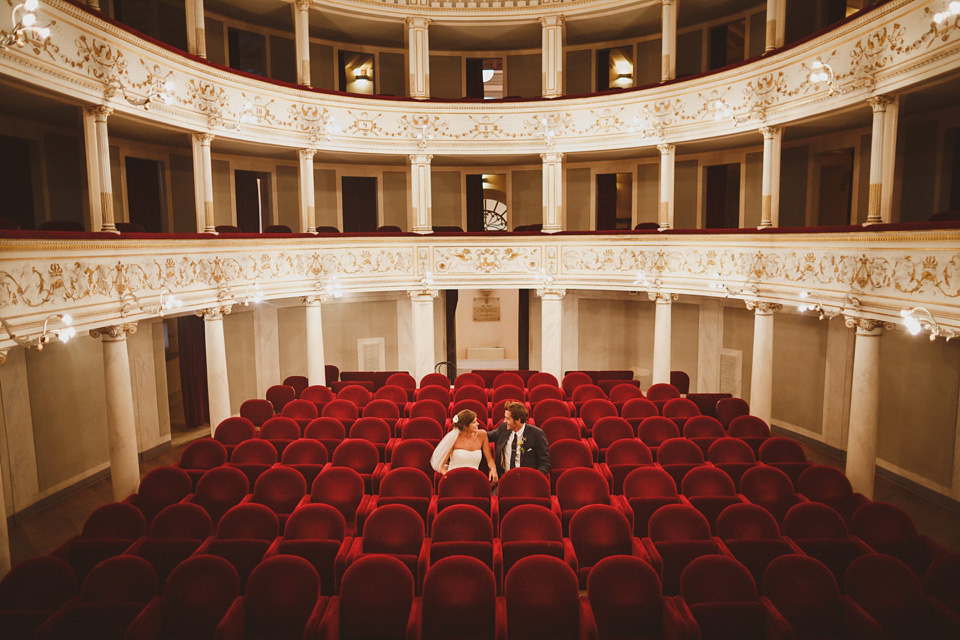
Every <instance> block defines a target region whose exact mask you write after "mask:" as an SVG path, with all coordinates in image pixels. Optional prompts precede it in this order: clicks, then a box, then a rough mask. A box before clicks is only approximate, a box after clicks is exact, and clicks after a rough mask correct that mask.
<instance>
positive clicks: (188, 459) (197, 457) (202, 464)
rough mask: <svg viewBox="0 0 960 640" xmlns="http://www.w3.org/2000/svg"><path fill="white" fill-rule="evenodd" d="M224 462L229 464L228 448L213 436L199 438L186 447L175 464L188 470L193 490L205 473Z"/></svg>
mask: <svg viewBox="0 0 960 640" xmlns="http://www.w3.org/2000/svg"><path fill="white" fill-rule="evenodd" d="M222 464H227V448H226V447H225V446H223V444H221V443H219V442H217V441H216V440H214V439H213V438H199V439H197V440H194V441H193V442H191V443H190V444H188V445H187V446H186V447H184V449H183V452H182V453H181V454H180V462H178V463H176V464H175V465H174V466H175V467H179V468H180V469H183V470H184V471H186V472H187V475H189V476H190V483H191V491H195V490H196V488H197V482H199V481H200V478H201V477H202V476H203V474H204V473H206V472H207V471H209V470H210V469H213V468H214V467H219V466H220V465H222Z"/></svg>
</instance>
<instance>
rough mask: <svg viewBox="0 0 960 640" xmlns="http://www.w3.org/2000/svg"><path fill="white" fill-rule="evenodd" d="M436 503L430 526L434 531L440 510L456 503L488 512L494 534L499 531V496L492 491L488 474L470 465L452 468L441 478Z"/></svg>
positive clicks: (432, 511)
mask: <svg viewBox="0 0 960 640" xmlns="http://www.w3.org/2000/svg"><path fill="white" fill-rule="evenodd" d="M434 504H435V505H436V506H435V507H434V508H432V509H431V511H430V514H429V518H430V521H431V522H430V523H429V524H428V528H429V529H430V531H431V532H432V531H433V523H432V521H433V519H434V518H436V517H437V516H438V515H439V513H440V512H442V511H443V510H444V509H447V508H449V507H451V506H454V505H471V506H473V507H476V508H478V509H480V510H481V511H483V512H484V513H485V514H487V517H488V518H490V520H491V522H492V524H493V531H494V535H496V532H497V531H498V526H499V523H500V510H499V505H498V503H497V497H496V496H494V495H493V494H492V493H491V491H490V479H489V478H488V477H487V476H486V474H484V473H481V472H480V471H477V470H476V469H471V468H469V467H460V468H458V469H451V470H450V471H448V472H447V473H445V474H444V475H443V477H442V478H440V483H439V486H438V488H437V499H436V500H435V501H434ZM431 535H432V533H431Z"/></svg>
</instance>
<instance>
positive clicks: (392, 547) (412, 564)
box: [337, 504, 430, 593]
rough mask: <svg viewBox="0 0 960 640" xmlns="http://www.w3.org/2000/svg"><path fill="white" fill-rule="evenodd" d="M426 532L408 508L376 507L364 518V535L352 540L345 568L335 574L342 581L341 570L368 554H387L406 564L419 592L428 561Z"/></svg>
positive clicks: (413, 512)
mask: <svg viewBox="0 0 960 640" xmlns="http://www.w3.org/2000/svg"><path fill="white" fill-rule="evenodd" d="M425 531H426V529H425V528H424V526H423V520H422V519H421V518H420V514H418V513H417V512H416V511H414V510H413V509H411V508H410V507H408V506H407V505H404V504H385V505H383V506H380V507H377V508H376V509H374V510H373V511H372V512H371V513H370V515H369V516H368V517H367V519H366V522H365V523H364V527H363V535H362V536H361V537H358V538H354V540H353V544H352V545H351V547H350V551H348V552H347V557H346V562H345V565H344V566H342V567H340V568H339V569H338V571H337V574H338V575H339V576H340V578H341V582H342V577H343V571H344V570H345V569H346V568H347V567H349V566H350V564H352V563H354V562H356V561H357V560H359V559H360V558H362V557H364V556H367V555H371V554H378V555H388V556H391V557H394V558H396V559H397V560H399V561H401V562H402V563H403V564H404V565H406V567H407V568H408V569H409V570H410V573H411V575H413V577H414V582H415V589H416V591H417V592H418V593H419V591H420V584H421V582H422V580H423V575H424V573H425V572H426V570H427V565H428V562H429V550H430V540H429V539H428V538H427V537H426V535H425Z"/></svg>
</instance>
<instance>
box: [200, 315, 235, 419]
mask: <svg viewBox="0 0 960 640" xmlns="http://www.w3.org/2000/svg"><path fill="white" fill-rule="evenodd" d="M231 308H232V307H231V306H230V305H226V306H222V307H210V308H207V309H198V310H197V315H198V316H200V317H201V318H203V335H204V339H205V341H206V351H207V398H208V400H209V405H210V435H211V436H212V435H213V433H214V432H215V431H216V429H217V425H218V424H220V423H221V422H222V421H223V420H226V419H227V418H229V417H230V416H231V415H232V413H233V412H232V411H230V383H229V381H228V378H227V345H226V340H225V339H224V336H223V316H224V315H226V314H228V313H230V310H231Z"/></svg>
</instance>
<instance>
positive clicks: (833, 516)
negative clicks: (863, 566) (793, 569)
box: [783, 502, 873, 585]
mask: <svg viewBox="0 0 960 640" xmlns="http://www.w3.org/2000/svg"><path fill="white" fill-rule="evenodd" d="M783 533H784V535H786V536H789V537H790V539H791V540H793V541H794V543H796V545H797V546H798V547H800V549H802V550H803V552H804V553H805V554H807V555H808V556H810V557H812V558H816V559H817V560H819V561H820V562H822V563H823V564H824V565H826V567H827V568H828V569H830V571H831V572H832V573H833V576H834V578H835V579H836V581H837V583H838V584H840V585H842V584H843V574H844V573H846V571H847V567H848V566H850V563H851V562H853V560H854V558H858V557H860V556H862V555H864V554H866V553H871V552H872V551H873V550H872V549H871V548H870V547H868V546H867V545H866V544H864V542H863V541H862V540H860V538H858V537H856V536H851V535H850V534H849V532H848V531H847V525H846V524H845V523H844V522H843V518H841V517H840V514H839V513H837V512H836V510H834V509H833V508H832V507H829V506H827V505H825V504H822V503H820V502H801V503H800V504H796V505H794V506H792V507H790V510H789V511H787V515H786V516H784V518H783Z"/></svg>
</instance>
